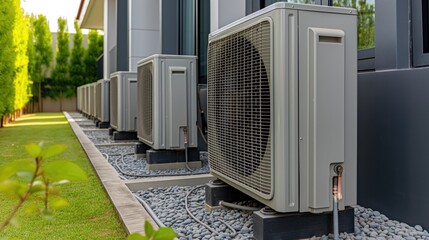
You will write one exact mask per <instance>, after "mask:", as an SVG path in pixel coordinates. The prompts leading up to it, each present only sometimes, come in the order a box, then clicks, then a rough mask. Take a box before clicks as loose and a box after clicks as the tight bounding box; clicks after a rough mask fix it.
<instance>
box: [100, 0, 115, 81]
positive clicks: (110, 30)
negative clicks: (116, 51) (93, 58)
mask: <svg viewBox="0 0 429 240" xmlns="http://www.w3.org/2000/svg"><path fill="white" fill-rule="evenodd" d="M116 23H117V20H116V0H105V1H104V47H103V49H104V50H103V78H104V79H110V50H111V49H112V48H113V47H115V46H116Z"/></svg>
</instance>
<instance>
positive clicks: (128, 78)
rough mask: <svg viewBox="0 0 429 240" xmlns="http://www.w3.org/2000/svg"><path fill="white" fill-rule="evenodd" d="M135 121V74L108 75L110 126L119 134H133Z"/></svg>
mask: <svg viewBox="0 0 429 240" xmlns="http://www.w3.org/2000/svg"><path fill="white" fill-rule="evenodd" d="M136 121H137V73H136V72H115V73H112V74H111V75H110V126H112V128H114V129H115V130H116V131H119V132H135V131H137V127H136V124H137V123H136Z"/></svg>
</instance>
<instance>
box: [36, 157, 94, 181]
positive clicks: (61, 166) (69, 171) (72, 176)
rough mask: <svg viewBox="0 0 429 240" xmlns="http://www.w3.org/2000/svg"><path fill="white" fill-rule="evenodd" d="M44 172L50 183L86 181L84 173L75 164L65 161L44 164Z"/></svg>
mask: <svg viewBox="0 0 429 240" xmlns="http://www.w3.org/2000/svg"><path fill="white" fill-rule="evenodd" d="M44 170H45V171H44V172H45V176H46V178H47V179H49V180H50V181H54V182H57V181H61V180H69V181H80V180H86V179H87V176H86V173H85V172H84V171H83V170H82V169H81V168H80V167H79V166H78V165H76V164H75V163H72V162H70V161H67V160H56V161H52V162H48V163H46V165H45V166H44Z"/></svg>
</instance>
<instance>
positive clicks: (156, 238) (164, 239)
mask: <svg viewBox="0 0 429 240" xmlns="http://www.w3.org/2000/svg"><path fill="white" fill-rule="evenodd" d="M144 231H145V233H146V236H143V235H141V234H140V233H133V234H131V235H129V236H128V238H127V240H173V239H175V238H177V234H176V233H175V232H174V231H173V229H172V228H171V227H160V228H158V230H154V229H153V227H152V225H151V224H150V223H149V221H147V220H146V221H145V222H144Z"/></svg>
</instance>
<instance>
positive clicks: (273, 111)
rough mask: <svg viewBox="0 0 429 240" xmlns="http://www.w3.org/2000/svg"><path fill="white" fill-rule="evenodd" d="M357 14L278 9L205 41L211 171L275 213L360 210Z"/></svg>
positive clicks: (303, 7) (338, 10) (340, 10)
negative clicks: (338, 171)
mask: <svg viewBox="0 0 429 240" xmlns="http://www.w3.org/2000/svg"><path fill="white" fill-rule="evenodd" d="M356 26H357V17H356V11H355V10H352V9H345V8H332V7H326V6H320V5H301V4H293V3H276V4H274V5H271V6H269V7H267V8H265V9H263V10H261V11H258V12H256V13H254V14H251V15H249V16H247V17H245V18H243V19H240V20H238V21H236V22H234V23H232V24H230V25H228V26H225V27H224V28H222V29H219V30H218V31H215V32H213V33H211V34H210V36H209V47H208V80H207V81H208V143H209V144H208V156H209V162H210V166H211V172H212V174H213V175H214V176H215V177H217V178H219V179H221V180H223V181H224V182H226V183H228V184H230V185H232V186H233V187H235V188H237V189H238V190H240V191H242V192H244V193H246V194H247V195H249V196H251V197H253V198H255V199H257V200H258V201H260V202H261V203H263V204H265V205H267V206H269V207H271V208H272V209H274V210H276V211H278V212H314V213H318V212H324V211H330V210H332V206H333V204H332V199H333V198H332V178H333V177H334V176H335V172H334V170H333V169H334V166H335V165H336V164H342V166H343V167H344V173H343V188H342V190H343V196H344V197H343V201H341V202H340V209H344V206H345V205H346V206H350V205H355V204H356V149H357V147H356V146H357V133H356V132H357V80H356V78H357V62H356V59H357V44H356V42H357V41H356V39H357V36H356Z"/></svg>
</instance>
